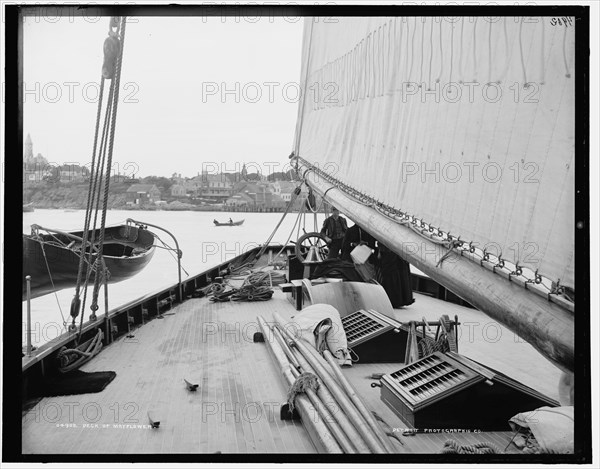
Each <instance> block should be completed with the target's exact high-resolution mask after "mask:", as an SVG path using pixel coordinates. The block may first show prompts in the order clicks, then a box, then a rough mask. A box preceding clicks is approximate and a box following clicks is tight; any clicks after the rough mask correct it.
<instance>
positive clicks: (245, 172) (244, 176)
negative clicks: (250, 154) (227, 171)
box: [242, 163, 248, 181]
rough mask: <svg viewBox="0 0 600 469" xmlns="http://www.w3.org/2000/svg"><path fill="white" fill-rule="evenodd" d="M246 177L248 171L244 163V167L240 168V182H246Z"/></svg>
mask: <svg viewBox="0 0 600 469" xmlns="http://www.w3.org/2000/svg"><path fill="white" fill-rule="evenodd" d="M247 176H248V170H247V169H246V163H244V166H243V167H242V181H246V180H247V179H246V178H247Z"/></svg>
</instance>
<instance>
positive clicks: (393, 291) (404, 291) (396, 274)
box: [376, 241, 415, 308]
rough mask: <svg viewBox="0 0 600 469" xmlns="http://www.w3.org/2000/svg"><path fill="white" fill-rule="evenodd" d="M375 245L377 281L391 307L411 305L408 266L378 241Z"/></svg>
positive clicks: (412, 300) (412, 299)
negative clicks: (376, 248) (376, 247)
mask: <svg viewBox="0 0 600 469" xmlns="http://www.w3.org/2000/svg"><path fill="white" fill-rule="evenodd" d="M377 245H378V247H379V252H378V254H377V263H376V271H377V281H378V282H379V283H380V284H381V286H382V287H383V289H384V290H385V292H386V293H387V295H388V298H389V299H390V302H391V303H392V306H393V307H394V308H401V307H403V306H408V305H411V304H413V303H414V302H415V300H414V298H413V294H412V283H411V278H410V264H409V263H408V262H406V261H405V260H404V259H402V258H401V257H400V256H399V255H398V254H396V253H395V252H393V251H392V250H390V249H388V247H387V246H385V245H384V244H382V243H381V242H379V241H378V242H377Z"/></svg>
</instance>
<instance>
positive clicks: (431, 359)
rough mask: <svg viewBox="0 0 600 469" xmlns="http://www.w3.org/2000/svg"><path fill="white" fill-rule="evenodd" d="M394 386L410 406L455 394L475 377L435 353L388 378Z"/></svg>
mask: <svg viewBox="0 0 600 469" xmlns="http://www.w3.org/2000/svg"><path fill="white" fill-rule="evenodd" d="M389 377H390V378H391V382H392V385H393V387H394V388H395V389H396V390H397V391H398V392H399V393H400V394H401V395H403V396H404V397H405V398H407V399H408V400H409V401H410V402H412V403H413V404H421V403H424V402H426V401H429V400H430V399H437V398H439V397H440V396H442V395H445V394H447V393H451V392H454V391H455V390H456V389H457V388H462V387H463V385H465V384H467V383H469V382H471V381H472V380H475V379H477V378H478V375H477V374H476V373H474V372H472V371H471V370H469V369H468V368H466V367H464V366H462V365H461V364H459V363H457V362H456V361H454V360H450V359H448V358H447V357H446V356H444V355H441V354H438V353H435V354H433V355H429V356H427V357H424V358H422V359H420V360H418V361H416V362H414V363H412V364H410V365H407V366H405V367H403V368H401V369H400V370H398V371H396V372H394V373H391V374H390V375H389Z"/></svg>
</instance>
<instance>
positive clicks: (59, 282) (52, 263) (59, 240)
mask: <svg viewBox="0 0 600 469" xmlns="http://www.w3.org/2000/svg"><path fill="white" fill-rule="evenodd" d="M40 229H41V227H37V226H36V225H33V226H32V232H33V233H32V234H31V235H26V234H24V235H23V300H25V298H26V288H27V286H26V282H25V277H26V276H27V275H29V276H31V297H32V298H36V297H38V296H42V295H46V294H48V293H51V292H53V291H57V290H62V289H64V288H71V287H74V286H75V285H76V283H77V273H78V270H79V257H80V254H81V246H82V241H83V240H82V236H83V232H82V231H73V232H62V231H56V230H47V229H43V230H45V231H48V233H47V234H41V233H40ZM98 236H99V230H96V233H95V236H94V239H95V240H98ZM153 255H154V234H153V233H152V232H151V231H148V230H145V229H141V228H137V227H134V226H128V225H118V226H112V227H107V228H106V229H105V233H104V249H103V257H104V262H105V264H106V267H107V269H108V271H109V273H110V275H109V279H108V282H109V283H116V282H120V281H122V280H125V279H128V278H130V277H133V276H134V275H136V274H137V273H138V272H140V271H141V270H142V269H143V268H144V267H146V265H147V264H148V262H150V260H151V259H152V256H153ZM95 260H96V255H93V256H92V262H93V261H95Z"/></svg>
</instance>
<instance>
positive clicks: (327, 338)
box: [288, 303, 352, 366]
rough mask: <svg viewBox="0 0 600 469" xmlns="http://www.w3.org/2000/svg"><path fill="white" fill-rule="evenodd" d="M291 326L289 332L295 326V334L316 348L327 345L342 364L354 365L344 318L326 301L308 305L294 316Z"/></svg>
mask: <svg viewBox="0 0 600 469" xmlns="http://www.w3.org/2000/svg"><path fill="white" fill-rule="evenodd" d="M289 326H290V329H288V331H289V332H292V330H291V328H292V326H293V327H294V328H295V331H294V332H295V335H296V336H299V337H302V338H303V339H305V340H307V341H308V342H309V343H310V344H311V345H312V346H313V347H314V348H315V349H317V350H319V351H321V350H322V348H323V347H324V346H326V347H327V348H328V349H329V351H330V352H331V353H332V354H333V356H334V357H335V359H336V361H337V362H338V364H339V365H340V366H352V360H351V359H350V351H349V350H348V340H347V339H346V332H345V331H344V326H343V325H342V319H341V318H340V313H339V312H338V310H337V309H336V308H334V307H333V306H331V305H328V304H325V303H317V304H314V305H311V306H307V307H306V308H304V309H303V310H302V311H300V312H298V313H297V314H295V315H294V316H292V321H291V323H289Z"/></svg>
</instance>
